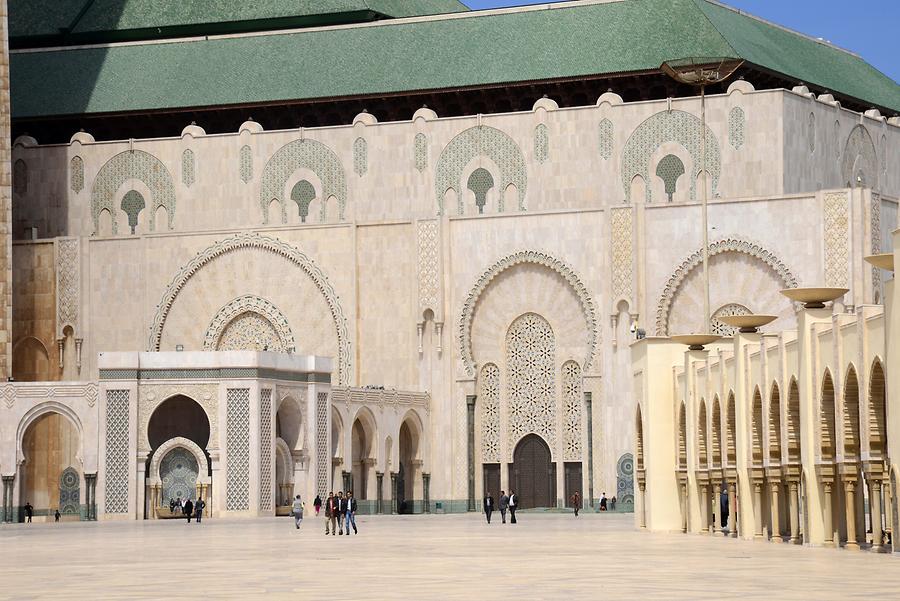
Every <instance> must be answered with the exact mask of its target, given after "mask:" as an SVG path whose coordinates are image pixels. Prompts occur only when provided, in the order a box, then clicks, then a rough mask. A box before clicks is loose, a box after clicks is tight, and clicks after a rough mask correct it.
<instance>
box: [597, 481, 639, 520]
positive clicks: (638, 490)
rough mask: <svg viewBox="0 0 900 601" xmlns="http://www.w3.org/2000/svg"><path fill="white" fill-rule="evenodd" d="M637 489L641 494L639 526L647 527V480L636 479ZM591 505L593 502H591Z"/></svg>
mask: <svg viewBox="0 0 900 601" xmlns="http://www.w3.org/2000/svg"><path fill="white" fill-rule="evenodd" d="M638 491H640V495H641V528H646V527H647V501H646V491H647V482H646V481H645V480H638ZM592 505H593V503H592Z"/></svg>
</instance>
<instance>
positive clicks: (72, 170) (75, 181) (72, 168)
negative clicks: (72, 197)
mask: <svg viewBox="0 0 900 601" xmlns="http://www.w3.org/2000/svg"><path fill="white" fill-rule="evenodd" d="M69 186H70V187H71V188H72V191H73V192H74V193H75V194H78V193H79V192H81V191H82V190H84V159H82V158H81V157H79V156H74V157H72V160H71V161H69Z"/></svg>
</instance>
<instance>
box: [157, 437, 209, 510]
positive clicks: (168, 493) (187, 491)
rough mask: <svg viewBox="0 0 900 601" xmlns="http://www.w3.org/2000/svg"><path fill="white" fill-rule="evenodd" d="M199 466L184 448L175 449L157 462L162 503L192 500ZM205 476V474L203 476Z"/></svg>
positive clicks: (195, 489) (194, 495)
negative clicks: (170, 500)
mask: <svg viewBox="0 0 900 601" xmlns="http://www.w3.org/2000/svg"><path fill="white" fill-rule="evenodd" d="M199 475H200V465H199V464H198V463H197V458H196V457H194V454H193V453H192V452H190V451H189V450H187V449H186V448H184V447H175V448H174V449H172V450H171V451H169V452H168V453H166V456H165V457H163V458H162V461H160V462H159V478H160V480H162V503H160V504H161V505H165V504H166V502H168V500H169V499H182V500H184V499H194V498H196V496H197V478H198V477H199ZM204 475H205V474H204Z"/></svg>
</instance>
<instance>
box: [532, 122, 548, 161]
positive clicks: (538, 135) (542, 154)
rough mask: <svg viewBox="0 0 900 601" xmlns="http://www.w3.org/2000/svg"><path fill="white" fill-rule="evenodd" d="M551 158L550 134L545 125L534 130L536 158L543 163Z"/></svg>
mask: <svg viewBox="0 0 900 601" xmlns="http://www.w3.org/2000/svg"><path fill="white" fill-rule="evenodd" d="M549 157H550V133H549V131H548V130H547V126H546V125H544V124H543V123H540V124H538V126H537V127H535V128H534V158H535V160H537V162H538V163H543V162H544V161H546V160H547V159H548V158H549Z"/></svg>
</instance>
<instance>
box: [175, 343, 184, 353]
mask: <svg viewBox="0 0 900 601" xmlns="http://www.w3.org/2000/svg"><path fill="white" fill-rule="evenodd" d="M175 350H176V351H178V352H179V353H180V352H181V351H183V350H184V345H183V344H176V345H175Z"/></svg>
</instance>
